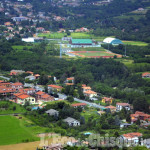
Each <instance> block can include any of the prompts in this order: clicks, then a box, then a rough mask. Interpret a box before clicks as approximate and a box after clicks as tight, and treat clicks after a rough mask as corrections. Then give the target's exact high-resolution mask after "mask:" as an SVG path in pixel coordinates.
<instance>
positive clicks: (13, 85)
mask: <svg viewBox="0 0 150 150" xmlns="http://www.w3.org/2000/svg"><path fill="white" fill-rule="evenodd" d="M11 86H12V88H14V89H16V90H19V89H22V88H23V84H22V83H21V82H16V83H12V85H11Z"/></svg>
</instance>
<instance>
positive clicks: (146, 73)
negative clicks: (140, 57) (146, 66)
mask: <svg viewBox="0 0 150 150" xmlns="http://www.w3.org/2000/svg"><path fill="white" fill-rule="evenodd" d="M147 75H149V76H150V72H145V73H143V74H142V77H144V76H147Z"/></svg>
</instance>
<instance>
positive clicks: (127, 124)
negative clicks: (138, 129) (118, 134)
mask: <svg viewBox="0 0 150 150" xmlns="http://www.w3.org/2000/svg"><path fill="white" fill-rule="evenodd" d="M129 126H131V124H129V123H121V124H120V128H127V127H129Z"/></svg>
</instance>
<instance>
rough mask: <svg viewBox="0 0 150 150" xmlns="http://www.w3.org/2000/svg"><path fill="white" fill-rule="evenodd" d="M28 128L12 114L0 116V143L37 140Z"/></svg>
mask: <svg viewBox="0 0 150 150" xmlns="http://www.w3.org/2000/svg"><path fill="white" fill-rule="evenodd" d="M28 128H29V127H26V126H25V125H24V124H23V122H22V121H21V120H19V119H18V118H15V117H14V116H0V145H8V144H16V143H22V142H29V141H36V140H39V138H38V137H36V136H35V134H34V133H33V132H32V130H31V129H28Z"/></svg>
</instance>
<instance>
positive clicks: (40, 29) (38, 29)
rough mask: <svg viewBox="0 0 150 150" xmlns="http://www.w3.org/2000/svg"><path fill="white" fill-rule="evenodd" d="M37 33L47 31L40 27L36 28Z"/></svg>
mask: <svg viewBox="0 0 150 150" xmlns="http://www.w3.org/2000/svg"><path fill="white" fill-rule="evenodd" d="M36 31H37V32H43V31H45V29H44V28H43V27H38V28H36Z"/></svg>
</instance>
